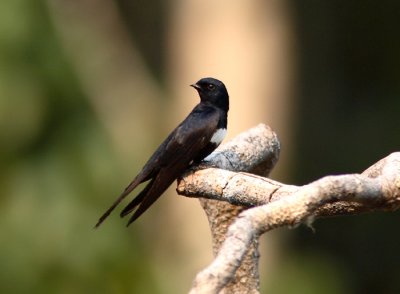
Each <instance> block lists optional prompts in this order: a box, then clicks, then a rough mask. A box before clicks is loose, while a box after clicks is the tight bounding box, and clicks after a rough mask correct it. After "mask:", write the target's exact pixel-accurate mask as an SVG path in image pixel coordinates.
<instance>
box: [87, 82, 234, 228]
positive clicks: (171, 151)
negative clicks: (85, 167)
mask: <svg viewBox="0 0 400 294" xmlns="http://www.w3.org/2000/svg"><path fill="white" fill-rule="evenodd" d="M191 86H192V87H194V88H195V89H196V90H197V91H198V93H199V95H200V103H199V104H197V105H196V106H195V107H194V108H193V110H192V111H191V113H190V114H189V115H188V116H187V117H186V119H185V120H184V121H183V122H182V123H180V124H179V126H178V127H177V128H176V129H175V130H174V131H172V133H171V134H170V135H169V136H168V137H167V138H166V139H165V141H164V142H163V143H162V144H161V145H160V146H159V147H158V148H157V150H156V151H155V152H154V154H153V155H152V156H151V157H150V159H149V160H148V161H147V163H146V164H145V166H144V167H143V169H142V170H141V172H140V173H139V174H138V175H137V176H136V177H135V178H134V179H133V181H132V182H131V183H130V184H129V185H128V187H126V189H125V190H124V192H123V193H122V194H121V195H120V196H119V197H118V198H117V200H116V201H115V202H114V203H113V205H112V206H111V207H110V208H109V209H108V210H107V211H106V212H105V213H104V214H103V215H102V216H101V217H100V219H99V221H98V222H97V224H96V226H95V227H98V226H99V225H100V224H101V223H102V222H103V221H104V220H105V219H106V218H107V216H108V215H109V214H110V213H111V212H112V211H113V210H114V208H115V207H116V206H117V205H118V204H119V203H120V202H121V201H122V200H123V199H124V198H125V197H126V196H127V195H128V194H129V193H130V192H132V191H133V190H134V189H135V188H136V187H137V186H138V185H139V184H141V183H143V182H146V181H150V182H149V183H148V184H147V186H146V187H145V188H144V189H143V190H142V191H141V192H140V193H139V194H138V195H137V196H136V197H135V198H134V199H133V200H132V201H131V202H130V203H129V204H128V205H127V206H126V207H125V208H124V209H123V210H122V212H121V217H124V216H126V215H128V214H129V213H131V212H132V211H133V210H135V209H136V207H138V208H137V209H136V211H135V212H134V213H133V215H132V217H131V218H130V219H129V222H128V225H129V224H130V223H132V222H133V221H135V220H136V219H137V218H138V217H139V216H140V215H141V214H142V213H143V212H145V211H146V210H147V209H148V208H149V207H150V206H151V205H152V204H153V203H154V202H155V201H156V200H157V199H158V198H159V197H160V196H161V194H162V193H164V191H165V190H166V189H167V188H168V187H169V186H170V185H171V184H172V183H173V182H174V181H175V180H176V179H177V178H178V177H179V176H180V175H181V174H182V173H183V172H184V171H185V169H187V167H188V166H189V165H190V164H191V163H192V162H194V163H198V162H200V161H201V160H203V159H204V158H205V157H206V156H207V155H209V154H210V153H211V152H212V151H213V150H214V149H215V148H216V147H218V145H219V144H220V143H221V141H222V139H223V137H224V136H225V133H226V128H227V115H228V110H229V96H228V92H227V90H226V88H225V85H224V84H223V83H222V82H221V81H219V80H217V79H213V78H203V79H201V80H199V81H198V82H197V83H196V84H193V85H191Z"/></svg>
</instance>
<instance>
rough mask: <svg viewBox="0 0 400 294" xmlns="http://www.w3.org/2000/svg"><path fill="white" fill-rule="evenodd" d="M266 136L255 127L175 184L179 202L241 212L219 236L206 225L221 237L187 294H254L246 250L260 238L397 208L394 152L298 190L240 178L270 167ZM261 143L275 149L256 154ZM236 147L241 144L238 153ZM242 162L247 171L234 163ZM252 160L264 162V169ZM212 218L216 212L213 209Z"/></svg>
mask: <svg viewBox="0 0 400 294" xmlns="http://www.w3.org/2000/svg"><path fill="white" fill-rule="evenodd" d="M271 132H272V131H271V130H270V129H269V128H268V127H265V126H263V125H260V126H258V127H256V128H254V129H252V130H250V131H248V132H246V133H243V134H242V135H240V136H239V137H238V138H235V139H234V140H232V141H231V142H229V143H228V144H226V145H224V146H222V147H221V149H220V150H218V151H219V152H216V153H215V154H213V155H212V156H210V158H209V159H210V160H211V162H212V165H213V167H208V168H206V169H197V170H191V171H188V172H187V173H186V174H185V175H184V176H183V177H182V179H181V180H180V181H179V183H178V188H177V191H178V193H179V194H181V195H185V196H189V197H203V198H207V199H213V200H212V201H218V202H221V201H223V202H227V203H231V204H232V205H240V206H241V207H243V208H242V210H243V211H241V212H240V213H239V214H238V215H237V217H234V216H232V219H230V221H229V222H226V223H225V224H224V225H225V226H226V227H224V229H223V230H218V228H219V227H218V226H217V227H216V228H215V226H213V223H212V221H210V223H211V227H212V229H214V230H216V231H217V233H218V234H222V233H225V232H226V235H225V236H224V237H221V236H219V238H220V239H219V241H218V242H219V243H218V246H217V247H216V248H215V247H214V250H215V251H217V255H216V257H215V259H214V261H213V262H212V263H211V264H210V265H209V266H208V267H207V268H206V269H204V270H203V271H201V272H200V273H198V275H197V276H196V278H195V280H194V282H193V287H192V289H191V293H221V291H222V292H225V293H257V292H258V268H257V264H258V253H257V251H256V250H255V251H252V249H254V248H257V247H256V244H257V242H258V238H259V236H260V235H261V234H263V233H265V232H267V231H269V230H272V229H274V228H277V227H282V226H295V225H298V224H301V223H305V224H307V225H311V224H312V222H313V220H314V219H315V218H317V217H327V216H336V215H349V214H358V213H362V212H371V211H377V210H381V211H382V210H383V211H394V210H396V209H398V208H399V207H400V152H396V153H392V154H390V155H389V156H387V157H386V158H384V159H382V160H380V161H378V162H377V163H375V164H374V165H372V166H371V167H369V168H368V169H367V170H365V171H364V172H362V173H360V174H347V175H337V176H327V177H324V178H321V179H319V180H317V181H315V182H312V183H310V184H307V185H304V186H293V185H286V184H283V183H279V182H276V181H273V180H271V179H268V178H265V177H262V176H259V175H254V174H250V173H247V172H252V171H253V168H252V167H251V166H253V167H256V166H257V167H261V166H263V167H266V170H267V173H268V172H269V171H270V170H271V168H272V167H273V166H274V164H275V162H276V160H277V158H278V153H279V143H277V142H278V141H277V139H276V136H275V135H274V136H271ZM255 137H257V139H255ZM246 138H247V139H246ZM264 139H265V140H266V141H268V140H271V139H272V142H274V143H271V144H269V145H268V144H266V145H267V146H275V147H276V148H275V149H274V148H272V149H268V148H266V149H263V148H260V145H261V146H264V144H265V143H264ZM243 142H247V145H246V146H244V147H243V149H241V147H240V145H241V144H243ZM252 143H253V144H252ZM242 151H243V152H244V154H245V155H244V154H242V153H241V152H242ZM233 154H234V155H233ZM251 154H253V155H251ZM272 154H275V156H272ZM217 158H220V159H221V160H220V161H217V160H216V159H217ZM223 158H227V160H225V161H224V160H223ZM248 158H250V160H249V162H248V163H247V164H246V163H245V162H242V161H241V160H242V159H245V160H246V159H248ZM257 158H258V159H261V158H263V160H264V162H263V163H261V162H260V161H257V160H255V159H257ZM252 159H253V161H252ZM266 162H269V163H268V164H266ZM203 167H204V166H203ZM205 167H207V165H205ZM216 167H219V168H216ZM232 167H235V168H232ZM241 167H243V169H241ZM221 168H223V169H221ZM233 170H234V171H233ZM257 170H258V173H261V172H260V170H259V169H258V168H257ZM238 171H246V172H238ZM202 201H203V202H205V201H206V200H202ZM218 205H219V204H218ZM207 209H208V207H206V212H207ZM207 213H208V215H209V217H210V215H211V214H210V213H209V212H207ZM213 213H214V214H217V215H218V213H220V212H216V209H214V211H213ZM222 213H225V211H222ZM212 216H213V215H212ZM213 217H214V216H213ZM219 217H221V216H219ZM214 234H216V232H214ZM214 245H215V244H214ZM249 250H250V252H251V253H250V254H249V253H248V252H249ZM249 256H251V258H250V259H249ZM249 262H250V264H249ZM239 269H240V270H239ZM238 273H240V275H238ZM239 284H240V288H237V285H239ZM232 285H235V286H234V287H232ZM227 287H228V288H227ZM235 287H236V288H235ZM233 289H235V290H237V289H240V290H237V291H234V290H233Z"/></svg>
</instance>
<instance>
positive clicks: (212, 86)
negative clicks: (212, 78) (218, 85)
mask: <svg viewBox="0 0 400 294" xmlns="http://www.w3.org/2000/svg"><path fill="white" fill-rule="evenodd" d="M207 88H208V90H214V89H215V86H214V85H213V84H208V85H207Z"/></svg>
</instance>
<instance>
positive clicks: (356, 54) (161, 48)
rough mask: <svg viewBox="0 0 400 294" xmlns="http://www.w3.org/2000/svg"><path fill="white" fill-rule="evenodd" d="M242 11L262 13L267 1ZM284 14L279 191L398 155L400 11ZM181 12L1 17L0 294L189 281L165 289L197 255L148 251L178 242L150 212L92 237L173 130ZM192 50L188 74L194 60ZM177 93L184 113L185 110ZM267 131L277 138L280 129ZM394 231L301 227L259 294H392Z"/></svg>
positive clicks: (145, 289) (360, 224)
mask: <svg viewBox="0 0 400 294" xmlns="http://www.w3.org/2000/svg"><path fill="white" fill-rule="evenodd" d="M194 2H196V1H194ZM253 2H254V3H253ZM212 3H213V2H209V4H208V6H207V9H211V10H212V9H213V5H212ZM229 3H230V2H229V1H228V2H225V5H229ZM243 3H244V2H243ZM249 3H253V4H251V5H255V6H257V7H261V8H262V9H261V10H259V12H260V13H261V14H263V13H265V14H267V9H268V5H276V3H277V1H266V2H265V3H264V4H260V3H261V2H260V1H250V2H249ZM281 3H284V9H285V13H286V17H287V19H288V20H289V22H288V23H289V24H288V26H289V27H290V30H291V31H292V35H293V36H294V37H293V40H294V41H293V42H292V43H291V45H292V47H293V49H292V51H293V60H294V62H293V68H294V69H295V70H294V72H295V74H294V76H295V78H293V82H292V87H293V89H294V90H293V91H292V94H291V95H290V97H289V98H290V99H291V100H290V101H292V102H290V101H289V103H293V104H294V105H296V107H294V111H293V113H292V114H291V119H290V124H289V126H288V127H287V128H288V131H287V132H288V133H290V136H289V137H290V138H291V139H290V140H289V139H288V140H287V141H286V140H283V143H286V142H288V144H289V145H290V146H285V144H283V150H282V156H283V157H284V156H285V150H287V149H290V150H291V154H292V155H291V156H290V160H287V162H286V163H285V165H286V167H285V168H283V169H281V171H280V172H278V173H277V174H276V175H275V178H276V179H277V180H281V181H285V182H288V183H294V184H304V183H308V182H310V181H312V180H315V179H317V178H319V177H322V176H324V175H328V174H340V173H353V172H359V171H362V170H363V169H365V168H367V167H368V166H369V165H371V164H372V163H374V162H375V161H377V160H379V159H381V158H383V157H384V156H386V155H388V154H389V153H391V152H394V151H398V150H399V146H400V135H399V131H398V126H399V125H400V116H399V113H400V38H399V35H400V2H396V1H389V0H384V1H380V2H376V1H362V2H357V1H338V0H335V1H324V2H321V1H288V0H287V1H281ZM210 4H211V5H210ZM243 5H244V4H243ZM246 5H248V4H246ZM264 5H265V6H264ZM280 5H282V4H280ZM183 6H185V5H183V4H182V3H179V2H172V1H169V2H164V1H160V0H156V1H139V0H131V1H128V0H118V1H111V0H102V1H98V2H96V1H90V0H86V1H66V0H57V1H53V0H49V1H28V0H13V1H11V0H5V1H2V2H1V3H0V142H1V149H0V187H1V189H0V230H1V234H0V236H1V237H0V292H1V293H184V292H185V291H187V290H188V289H189V287H190V283H191V278H193V277H194V274H195V273H196V271H197V270H200V268H201V267H196V268H195V269H194V270H193V269H191V270H186V269H185V271H186V276H184V277H182V278H180V277H179V276H178V277H175V279H170V277H171V276H174V272H176V273H178V272H179V271H182V268H185V263H188V262H189V261H188V260H189V259H191V258H194V256H196V255H197V252H190V251H182V250H180V249H179V247H178V245H179V244H177V243H179V242H180V241H171V240H170V239H168V238H167V237H160V236H163V235H164V236H165V235H169V234H170V233H169V231H168V230H174V231H175V234H179V231H180V229H181V228H180V227H179V226H175V225H171V226H168V224H175V222H174V221H171V220H169V218H170V217H171V213H164V212H163V210H162V207H161V205H160V206H159V207H156V208H154V211H153V212H150V214H149V215H150V216H147V217H145V218H144V220H143V221H141V222H139V223H137V224H136V223H135V224H134V225H133V226H132V227H130V228H129V229H126V228H125V226H124V224H125V221H121V220H120V219H119V218H118V217H115V216H114V217H112V218H110V219H109V220H108V221H107V224H105V225H104V226H103V227H102V228H101V229H100V230H96V231H94V230H93V229H92V227H93V225H94V224H95V222H96V220H97V218H98V217H99V216H100V215H101V213H102V212H103V211H104V210H105V208H107V206H108V205H109V204H110V203H111V202H112V201H113V200H114V197H116V196H117V195H118V194H119V192H120V191H121V190H122V189H123V188H124V187H125V185H126V184H127V183H128V182H129V180H130V179H131V177H133V176H134V173H135V172H136V171H138V169H139V168H140V167H141V165H142V164H143V163H144V162H145V160H146V159H147V157H148V155H150V154H151V151H152V150H154V148H155V147H156V146H157V144H158V143H159V142H160V141H161V140H162V138H163V137H164V136H165V135H166V134H167V133H168V131H169V130H170V129H171V128H172V127H173V125H174V124H173V123H166V121H168V119H169V120H172V121H174V122H175V121H179V120H181V119H182V118H183V116H184V115H181V114H179V115H172V116H174V117H173V118H171V117H170V116H171V114H169V112H168V110H171V107H170V106H169V105H171V104H173V103H175V104H174V105H179V103H176V102H173V100H172V99H173V98H170V97H172V96H173V95H172V93H174V90H173V86H171V85H174V84H177V87H179V88H180V87H186V88H188V87H187V85H188V84H190V83H192V82H195V80H193V79H189V78H188V79H185V80H183V81H182V80H180V81H178V82H176V81H173V80H172V78H171V76H172V74H171V72H172V71H173V70H171V69H169V68H170V67H171V65H173V64H174V62H176V61H177V60H175V59H174V58H179V54H178V53H175V55H174V54H171V52H170V51H171V50H172V49H171V48H173V47H171V45H170V43H169V41H168V40H169V39H171V38H172V37H173V34H172V33H171V32H170V28H171V23H172V22H173V21H174V19H173V18H174V16H175V15H176V14H175V13H176V11H177V10H178V11H179V9H180V8H181V7H183ZM207 9H206V10H202V11H199V12H198V13H199V14H204V13H207ZM219 9H220V7H219ZM263 9H265V10H263ZM182 10H183V8H182ZM218 13H219V14H221V15H223V14H224V9H222V10H220V11H218ZM202 17H203V18H207V16H206V15H205V16H204V15H203V16H202ZM239 17H240V16H239ZM277 17H278V16H277ZM231 33H233V34H234V33H235V32H231ZM194 34H195V32H194ZM265 37H266V38H268V36H265ZM204 42H207V40H206V39H205V41H204ZM198 49H199V52H200V53H199V52H196V54H194V55H195V56H193V60H197V61H198V60H199V59H201V57H202V56H200V58H199V54H201V49H202V48H198ZM171 56H172V57H171ZM171 59H172V60H171ZM186 66H188V67H190V64H188V65H186ZM258 66H263V64H260V65H258ZM233 68H234V71H236V72H237V73H239V76H240V75H243V76H245V75H247V73H245V72H241V68H235V66H233ZM195 74H196V76H197V77H198V78H200V77H201V75H202V73H195ZM221 79H223V77H221ZM223 80H224V79H223ZM227 85H228V89H229V84H227ZM187 91H188V92H187V93H190V94H191V95H192V98H190V99H191V100H189V102H188V103H191V105H192V106H193V105H194V104H195V103H196V102H197V100H196V99H197V97H196V96H195V94H194V93H192V92H189V91H190V90H189V89H188V90H187ZM231 97H232V95H231ZM232 111H233V110H232ZM184 112H186V110H185V111H184ZM244 112H245V110H243V113H244ZM243 113H242V114H243ZM243 115H244V114H243ZM246 115H251V113H247V114H246ZM276 115H277V116H281V117H285V115H284V114H279V113H278V114H276ZM175 116H176V117H175ZM265 119H266V121H267V122H268V118H267V117H266V118H265ZM236 123H237V122H236ZM160 126H161V127H160ZM277 131H278V135H279V136H282V137H283V138H285V128H284V127H279V125H278V127H277ZM234 135H235V133H233V134H231V136H234ZM285 148H287V149H285ZM175 198H177V197H175ZM181 198H182V197H179V198H177V199H173V200H175V201H178V200H179V201H183V200H182V199H181ZM165 203H166V202H165ZM190 203H191V204H193V203H194V202H190ZM194 205H198V204H196V203H195V204H194ZM166 206H168V204H166ZM164 207H165V206H164ZM399 221H400V216H399V213H376V214H371V215H363V216H357V217H345V218H335V219H325V220H319V221H317V222H316V224H315V228H316V233H315V234H313V233H312V232H311V231H310V230H309V229H307V228H303V227H301V228H298V229H296V230H279V231H278V232H274V233H272V234H270V236H271V239H273V241H272V245H266V249H265V250H269V252H270V253H269V254H270V255H273V256H274V261H273V264H272V265H271V263H269V260H266V261H265V262H264V263H263V264H262V267H265V268H266V269H263V270H265V271H266V272H267V273H268V275H267V276H265V277H264V278H265V280H263V281H262V287H263V288H262V289H263V291H265V292H266V293H267V292H268V293H377V292H379V293H399V292H400V286H399V284H398V283H397V281H398V278H400V255H399V254H398V252H397V251H398V250H397V249H398V248H400V237H399V236H398V235H397V233H396V232H397V224H398V222H399ZM178 222H179V220H178ZM180 222H182V223H189V224H190V220H183V219H180ZM176 231H177V232H176ZM203 234H207V232H205V233H203V232H197V231H196V232H194V233H193V235H192V236H182V237H181V238H188V239H191V240H192V242H200V241H201V239H203V238H209V237H208V236H204V235H203ZM270 236H267V237H266V238H265V241H266V243H267V244H268V239H269V237H270ZM165 238H167V239H165ZM193 239H194V240H193ZM174 242H176V243H174ZM206 246H209V244H207V245H206ZM270 247H273V248H270ZM205 250H206V251H208V250H209V251H211V248H210V249H208V247H207V248H205ZM155 252H156V253H155ZM271 252H272V253H271ZM261 254H262V255H264V256H265V254H267V253H264V252H261ZM169 259H172V260H175V262H174V263H168V262H167V261H168V260H169ZM207 261H208V260H205V261H202V264H203V265H202V266H204V265H206V264H207ZM158 263H162V265H160V264H158Z"/></svg>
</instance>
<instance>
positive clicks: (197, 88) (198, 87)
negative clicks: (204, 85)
mask: <svg viewBox="0 0 400 294" xmlns="http://www.w3.org/2000/svg"><path fill="white" fill-rule="evenodd" d="M190 87H193V88H195V89H196V90H197V91H200V89H201V88H200V86H199V85H197V84H192V85H190Z"/></svg>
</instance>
